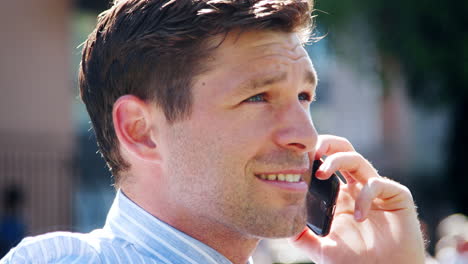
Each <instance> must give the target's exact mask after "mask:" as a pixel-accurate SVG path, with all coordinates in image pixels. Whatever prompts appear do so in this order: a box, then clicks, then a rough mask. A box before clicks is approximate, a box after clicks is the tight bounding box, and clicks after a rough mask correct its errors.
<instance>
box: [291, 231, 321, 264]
mask: <svg viewBox="0 0 468 264" xmlns="http://www.w3.org/2000/svg"><path fill="white" fill-rule="evenodd" d="M320 240H321V239H320V237H318V236H316V235H315V234H314V233H313V232H312V231H311V230H310V229H309V228H308V227H305V228H304V230H302V232H301V233H300V234H298V235H297V236H294V237H291V238H288V242H289V243H290V244H291V245H293V246H294V247H296V248H299V249H301V250H302V251H303V252H304V253H305V254H307V256H308V257H309V258H310V259H311V260H312V261H314V262H317V261H318V260H319V259H320V248H321V243H320Z"/></svg>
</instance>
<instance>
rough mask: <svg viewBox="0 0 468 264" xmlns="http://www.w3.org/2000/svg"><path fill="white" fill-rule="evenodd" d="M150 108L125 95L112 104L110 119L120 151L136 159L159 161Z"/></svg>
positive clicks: (133, 97) (144, 103) (155, 131)
mask: <svg viewBox="0 0 468 264" xmlns="http://www.w3.org/2000/svg"><path fill="white" fill-rule="evenodd" d="M150 107H151V105H149V104H147V103H146V102H144V101H143V100H141V99H140V98H138V97H136V96H134V95H125V96H122V97H120V98H119V99H117V101H116V102H115V103H114V107H113V111H112V119H113V122H114V129H115V133H116V135H117V138H118V140H119V143H120V147H121V148H122V149H124V150H126V152H127V153H128V154H130V155H132V156H134V157H135V158H138V159H143V160H146V161H159V159H160V155H159V150H158V148H157V144H156V139H157V127H156V126H155V125H154V121H153V118H152V116H151V109H150Z"/></svg>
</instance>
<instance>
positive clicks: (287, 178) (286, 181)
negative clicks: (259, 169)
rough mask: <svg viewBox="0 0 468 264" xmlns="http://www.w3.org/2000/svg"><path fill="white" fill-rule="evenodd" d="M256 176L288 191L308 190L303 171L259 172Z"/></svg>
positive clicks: (270, 184) (261, 180)
mask: <svg viewBox="0 0 468 264" xmlns="http://www.w3.org/2000/svg"><path fill="white" fill-rule="evenodd" d="M255 177H256V178H257V179H258V180H260V182H262V183H264V184H267V185H268V186H270V187H273V188H279V189H281V190H283V191H288V192H291V191H292V192H301V193H302V192H307V190H308V184H307V182H306V181H305V180H304V177H303V173H298V172H297V171H296V172H287V173H286V172H283V173H257V174H255Z"/></svg>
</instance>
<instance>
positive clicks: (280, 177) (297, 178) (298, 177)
mask: <svg viewBox="0 0 468 264" xmlns="http://www.w3.org/2000/svg"><path fill="white" fill-rule="evenodd" d="M255 177H257V178H259V179H262V180H266V181H279V182H301V181H304V180H303V179H302V174H284V173H278V174H255Z"/></svg>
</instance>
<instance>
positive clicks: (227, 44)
mask: <svg viewBox="0 0 468 264" xmlns="http://www.w3.org/2000/svg"><path fill="white" fill-rule="evenodd" d="M212 43H221V45H219V46H218V47H217V48H216V49H215V50H214V51H213V53H212V54H211V56H210V61H209V64H210V66H211V67H212V68H214V69H216V68H218V67H220V66H227V65H230V66H236V65H238V64H242V62H245V61H246V60H248V61H249V62H253V61H256V60H261V59H272V58H283V59H289V60H293V61H295V60H299V59H301V58H307V59H308V55H307V53H306V51H305V50H304V48H303V47H302V43H301V41H300V39H299V37H298V36H297V34H295V33H284V32H278V31H249V32H238V31H234V32H230V33H229V34H227V35H226V36H217V37H216V38H214V39H213V42H212Z"/></svg>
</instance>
